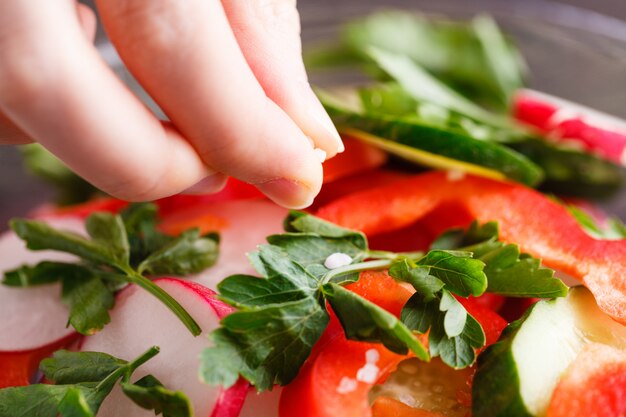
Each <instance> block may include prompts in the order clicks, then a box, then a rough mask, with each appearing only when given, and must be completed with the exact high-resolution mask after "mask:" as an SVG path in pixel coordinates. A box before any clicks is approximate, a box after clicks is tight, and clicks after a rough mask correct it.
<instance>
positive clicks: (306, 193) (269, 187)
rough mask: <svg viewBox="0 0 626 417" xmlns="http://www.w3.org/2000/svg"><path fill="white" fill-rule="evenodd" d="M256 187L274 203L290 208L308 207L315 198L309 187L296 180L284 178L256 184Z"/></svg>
mask: <svg viewBox="0 0 626 417" xmlns="http://www.w3.org/2000/svg"><path fill="white" fill-rule="evenodd" d="M256 187H257V188H258V189H259V190H261V192H262V193H263V194H265V195H266V196H268V197H269V198H270V199H271V200H272V201H274V202H275V203H276V204H279V205H281V206H283V207H287V208H291V209H302V208H305V207H308V206H310V205H311V204H312V203H313V199H314V198H315V193H313V191H312V190H311V189H310V188H308V187H306V186H305V185H304V184H302V183H300V182H298V181H294V180H288V179H285V178H279V179H276V180H271V181H268V182H264V183H262V184H257V186H256Z"/></svg>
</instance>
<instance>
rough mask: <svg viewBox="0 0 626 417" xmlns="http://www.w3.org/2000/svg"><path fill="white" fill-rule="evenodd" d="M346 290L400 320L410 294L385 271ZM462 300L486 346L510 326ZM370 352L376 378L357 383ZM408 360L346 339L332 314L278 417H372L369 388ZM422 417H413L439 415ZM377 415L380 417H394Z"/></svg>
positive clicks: (365, 275)
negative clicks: (482, 332) (481, 331)
mask: <svg viewBox="0 0 626 417" xmlns="http://www.w3.org/2000/svg"><path fill="white" fill-rule="evenodd" d="M346 288H348V289H350V290H351V291H353V292H355V293H357V294H359V295H361V296H362V297H364V298H366V299H368V300H370V301H371V302H373V303H375V304H377V305H378V306H380V307H382V308H384V309H385V310H387V311H389V312H391V313H392V314H394V315H396V316H399V315H400V312H401V310H402V307H403V306H404V304H406V302H407V300H408V299H409V298H410V296H411V292H410V291H409V290H408V289H407V288H405V287H404V286H402V285H401V284H399V283H397V282H396V281H395V280H394V279H393V278H391V277H390V276H389V275H387V273H385V272H364V273H362V274H361V277H360V279H359V281H358V282H356V283H354V284H350V285H348V286H347V287H346ZM460 301H461V303H463V305H464V306H465V308H466V309H467V310H468V312H469V313H470V314H472V315H473V316H474V317H475V318H476V319H477V320H478V321H479V322H480V323H481V325H482V326H483V328H484V330H485V334H486V338H487V342H488V343H493V342H495V341H496V340H497V338H498V337H499V335H500V332H501V331H502V330H503V329H504V327H505V326H506V322H505V321H504V320H503V319H502V318H501V317H499V316H498V315H497V314H496V313H494V312H493V311H491V310H489V309H488V308H486V307H484V306H482V305H480V304H478V303H477V302H476V301H475V300H474V299H460ZM424 342H425V341H424ZM370 350H376V351H377V352H378V355H379V359H378V361H377V362H376V366H377V367H378V369H379V373H378V378H377V380H376V381H371V382H367V381H362V380H358V379H357V377H356V376H357V373H358V371H359V369H361V368H362V367H363V366H364V365H365V363H366V352H368V351H370ZM406 358H408V355H407V356H405V355H398V354H395V353H392V352H390V351H389V350H387V349H386V348H385V347H383V346H382V345H381V344H373V343H363V342H356V341H351V340H346V338H345V336H344V334H343V331H342V330H341V327H340V325H339V323H338V320H337V319H336V318H335V317H334V316H333V315H332V314H331V322H330V325H329V327H328V328H327V329H326V332H325V333H324V335H323V336H322V338H321V339H320V341H319V342H318V343H317V344H316V346H315V347H314V349H313V353H312V355H311V356H310V357H309V360H308V361H307V363H306V364H305V366H304V368H303V369H302V370H301V371H300V373H299V374H298V376H297V377H296V379H295V380H294V381H293V382H292V383H290V384H289V385H287V386H286V387H284V388H283V392H282V395H281V399H280V417H292V416H298V417H335V416H342V417H368V416H372V412H373V411H372V409H371V408H370V405H369V402H368V393H369V391H370V389H371V388H372V387H373V386H374V384H375V383H380V382H382V381H384V380H385V379H386V377H387V376H388V375H389V374H390V373H391V372H392V371H393V370H395V368H396V367H397V365H398V363H400V362H401V361H402V360H404V359H406ZM381 401H384V400H381ZM393 405H394V404H391V405H390V404H386V403H385V404H383V406H382V409H383V410H382V411H381V404H379V405H378V406H377V408H376V410H378V411H377V412H378V413H381V412H382V413H386V412H387V411H384V410H385V409H389V408H391V409H392V410H391V411H389V412H390V413H391V412H392V411H393V410H396V409H397V407H393ZM396 405H397V404H396ZM398 407H401V406H398ZM424 413H427V412H424ZM424 413H422V414H415V415H416V416H424V417H426V416H436V414H434V415H433V414H424ZM378 415H379V416H381V417H382V416H385V415H389V416H392V415H394V414H378ZM409 415H411V414H409Z"/></svg>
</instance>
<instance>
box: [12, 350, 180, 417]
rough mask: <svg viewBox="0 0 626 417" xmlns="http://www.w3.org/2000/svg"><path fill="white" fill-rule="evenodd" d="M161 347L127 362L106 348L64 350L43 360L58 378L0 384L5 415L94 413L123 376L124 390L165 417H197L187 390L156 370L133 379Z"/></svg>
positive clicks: (82, 415) (48, 374)
mask: <svg viewBox="0 0 626 417" xmlns="http://www.w3.org/2000/svg"><path fill="white" fill-rule="evenodd" d="M158 352H159V349H158V348H157V347H152V348H150V349H149V350H147V351H146V352H145V353H143V354H142V355H140V356H139V357H138V358H136V359H135V360H133V361H132V362H126V361H124V360H121V359H118V358H115V357H113V356H111V355H108V354H106V353H100V352H68V351H64V350H61V351H58V352H56V353H55V354H54V356H53V357H52V358H48V359H44V360H43V361H42V362H41V370H42V371H43V373H44V375H45V376H46V378H47V379H48V380H50V381H52V382H55V383H56V384H55V385H49V384H35V385H28V386H25V387H12V388H4V389H0V416H2V417H14V416H15V417H18V416H19V417H48V416H49V417H56V416H57V415H62V416H64V417H74V416H76V417H92V416H95V415H96V414H97V413H98V410H99V408H100V406H101V404H102V402H103V401H104V399H105V398H106V397H107V395H109V393H110V392H111V390H112V389H113V387H114V386H115V384H116V383H117V382H118V381H120V383H121V385H122V389H123V391H124V392H125V393H126V394H127V395H128V396H129V397H130V398H131V399H132V400H133V401H134V402H135V403H137V404H138V405H139V406H141V407H143V408H148V409H154V410H155V411H156V412H157V413H163V415H164V416H165V417H191V415H192V413H191V407H190V405H189V400H188V399H187V398H186V397H185V396H184V395H183V394H182V393H179V392H176V393H174V392H172V391H169V390H167V389H165V388H163V386H162V385H161V384H160V383H158V384H157V383H156V382H158V380H156V378H154V377H153V376H151V375H149V376H147V377H144V378H142V379H140V380H139V381H137V382H136V383H135V384H131V383H130V382H129V380H130V378H131V376H132V374H133V372H134V371H135V370H136V369H137V368H138V367H139V366H141V365H142V364H143V363H145V362H146V361H148V360H149V359H151V358H152V357H154V356H155V355H156V354H157V353H158ZM155 381H156V382H155ZM129 393H130V394H129Z"/></svg>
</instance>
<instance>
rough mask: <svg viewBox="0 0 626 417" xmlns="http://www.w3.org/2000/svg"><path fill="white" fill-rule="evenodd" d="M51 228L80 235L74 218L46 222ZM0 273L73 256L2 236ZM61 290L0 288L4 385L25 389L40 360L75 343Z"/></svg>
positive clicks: (11, 235) (9, 235)
mask: <svg viewBox="0 0 626 417" xmlns="http://www.w3.org/2000/svg"><path fill="white" fill-rule="evenodd" d="M47 221H48V223H50V224H51V225H53V226H55V227H58V228H63V229H66V230H72V231H75V232H79V233H80V232H81V231H82V230H83V222H82V221H81V220H80V219H76V218H70V217H65V218H56V219H52V218H50V219H48V220H47ZM0 254H1V256H0V273H4V272H5V271H9V270H12V269H15V268H17V267H19V266H21V265H23V264H36V263H38V262H39V261H43V260H56V261H72V260H74V259H76V258H74V257H73V256H71V255H67V254H63V253H60V252H52V251H37V252H34V251H30V250H28V249H26V246H25V244H24V242H23V241H22V240H21V239H20V238H19V237H17V235H15V233H13V232H5V233H4V234H2V235H0ZM60 291H61V289H60V286H59V285H58V284H51V285H44V286H40V287H33V288H12V287H7V286H4V285H1V284H0V369H2V371H3V372H1V373H0V387H6V386H12V385H24V384H26V383H28V381H29V379H30V378H31V377H32V376H33V373H34V372H35V371H36V369H37V367H38V364H39V361H40V360H41V359H42V358H44V357H46V356H48V355H50V354H51V353H52V352H53V351H54V350H56V349H60V348H62V347H63V346H66V345H67V344H68V343H70V342H71V341H72V340H74V339H75V332H74V330H73V329H72V328H68V327H67V317H68V310H67V308H66V307H65V306H64V305H63V304H62V303H61V294H60Z"/></svg>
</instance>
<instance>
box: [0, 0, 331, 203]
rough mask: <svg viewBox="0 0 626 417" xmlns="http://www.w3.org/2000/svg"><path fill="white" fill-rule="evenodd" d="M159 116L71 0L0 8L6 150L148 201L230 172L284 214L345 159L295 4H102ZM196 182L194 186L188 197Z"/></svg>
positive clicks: (0, 137) (229, 0) (233, 0)
mask: <svg viewBox="0 0 626 417" xmlns="http://www.w3.org/2000/svg"><path fill="white" fill-rule="evenodd" d="M97 5H98V9H99V12H100V15H101V18H102V23H103V25H104V27H105V29H106V31H107V32H108V34H109V37H110V38H111V41H112V42H113V44H114V45H115V47H116V48H117V50H118V52H119V54H120V56H121V57H122V59H123V61H124V63H125V64H126V66H127V67H128V68H129V70H130V71H131V72H132V73H133V75H134V76H135V78H136V79H137V80H138V81H139V82H140V84H141V85H142V86H143V87H144V89H146V91H147V92H148V93H149V94H150V95H151V96H152V98H153V99H154V100H155V101H156V102H157V104H158V105H159V106H160V107H161V109H162V110H163V111H164V112H165V114H166V115H167V116H168V118H169V119H170V121H169V122H163V121H159V120H158V119H157V118H156V117H155V116H154V115H153V114H152V113H151V112H150V111H149V110H147V109H146V107H145V106H144V105H143V104H142V103H141V102H140V101H139V99H138V98H137V97H136V96H134V95H133V94H132V93H131V92H130V91H129V90H128V88H127V87H126V86H125V85H124V84H122V83H121V82H120V81H119V80H118V79H117V78H116V76H115V75H114V73H113V72H112V71H111V70H110V69H109V68H108V67H107V66H106V64H105V63H104V62H103V61H102V59H101V58H100V57H99V55H98V53H97V51H96V49H95V48H94V47H93V45H92V41H93V37H94V33H95V25H96V20H95V17H94V15H93V12H92V11H91V10H90V9H89V8H87V7H86V6H84V5H78V4H77V3H75V2H74V1H72V0H57V1H49V0H29V1H6V2H2V3H0V143H25V142H28V141H31V140H34V141H37V142H40V143H41V144H42V145H44V146H45V147H46V148H47V149H49V150H50V151H51V152H53V153H54V154H56V155H57V156H58V157H59V158H61V159H62V160H63V161H64V162H65V163H66V164H67V165H68V166H69V167H70V168H72V169H73V170H74V171H76V172H77V173H78V174H79V175H81V176H83V177H84V178H85V179H87V180H88V181H90V182H91V183H93V184H94V185H95V186H97V187H99V188H100V189H102V190H103V191H105V192H107V193H109V194H111V195H114V196H116V197H119V198H123V199H127V200H152V199H156V198H159V197H164V196H167V195H170V194H175V193H178V192H181V191H184V190H188V189H189V190H193V191H203V192H211V191H217V190H219V189H220V188H221V187H222V186H223V184H224V183H225V180H226V177H227V176H233V177H237V178H239V179H241V180H243V181H246V182H249V183H252V184H255V185H256V186H257V187H258V188H259V189H260V190H261V191H262V192H264V193H265V194H266V195H267V196H268V197H270V198H271V199H273V200H274V201H276V202H277V203H279V204H282V205H284V206H287V207H294V208H295V207H304V206H306V205H308V204H310V203H311V201H312V199H313V197H314V196H315V195H316V194H317V193H318V191H319V189H320V186H321V179H322V167H321V163H320V162H321V161H322V160H323V159H324V158H325V157H326V158H330V157H332V156H334V155H335V154H336V153H337V152H341V151H342V150H343V145H342V143H341V139H340V138H339V135H338V134H337V131H336V130H335V128H334V127H333V125H332V123H331V121H330V119H329V118H328V115H327V114H326V113H325V111H324V109H323V107H322V106H321V104H320V103H319V101H318V100H317V98H316V97H315V95H314V93H313V92H312V90H311V88H310V86H309V84H308V82H307V78H306V73H305V70H304V66H303V64H302V58H301V47H300V36H299V20H298V14H297V11H296V6H295V0H283V1H281V0H255V1H242V0H222V1H221V2H219V1H216V0H186V1H180V0H99V1H98V2H97ZM190 187H191V188H190Z"/></svg>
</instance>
